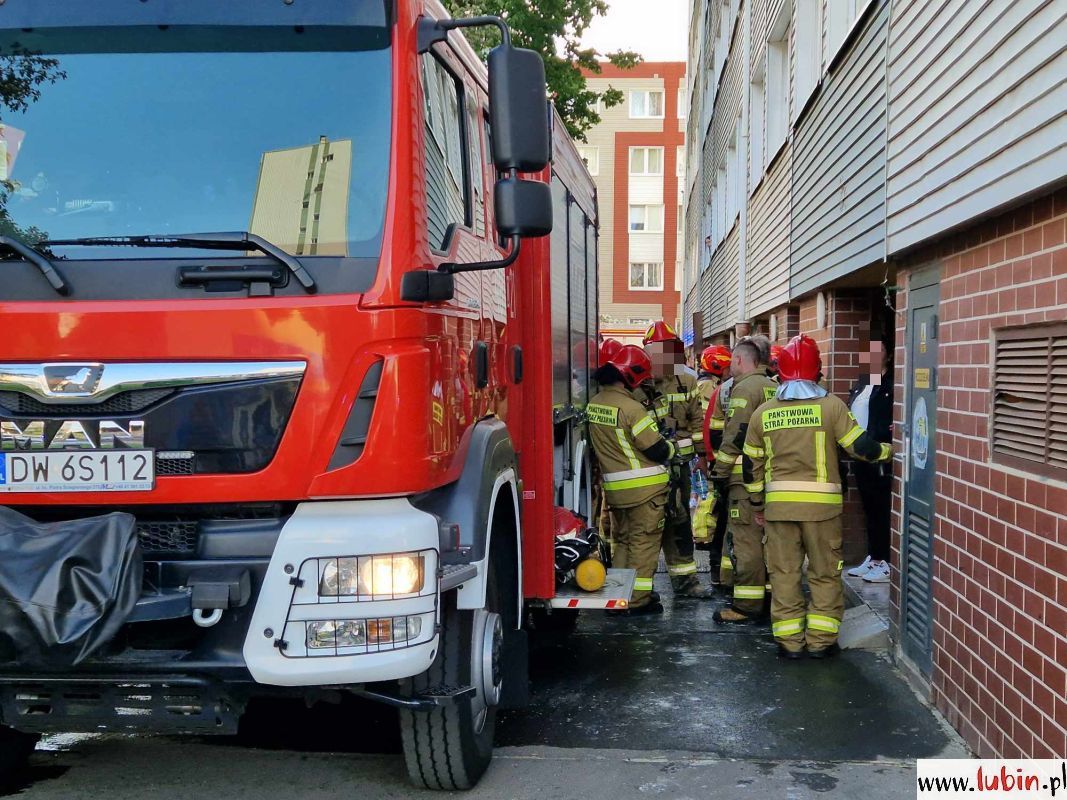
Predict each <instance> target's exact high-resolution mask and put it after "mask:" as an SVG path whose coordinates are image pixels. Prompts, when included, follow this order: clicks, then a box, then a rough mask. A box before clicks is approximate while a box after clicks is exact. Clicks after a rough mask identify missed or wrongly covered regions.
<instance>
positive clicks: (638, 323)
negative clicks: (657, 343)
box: [627, 317, 652, 328]
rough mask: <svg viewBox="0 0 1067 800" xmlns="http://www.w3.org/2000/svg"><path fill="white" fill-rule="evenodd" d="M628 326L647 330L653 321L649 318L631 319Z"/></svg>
mask: <svg viewBox="0 0 1067 800" xmlns="http://www.w3.org/2000/svg"><path fill="white" fill-rule="evenodd" d="M627 324H628V325H633V326H635V327H639V328H647V327H648V326H649V325H651V324H652V320H650V319H648V318H647V317H630V319H628V320H627Z"/></svg>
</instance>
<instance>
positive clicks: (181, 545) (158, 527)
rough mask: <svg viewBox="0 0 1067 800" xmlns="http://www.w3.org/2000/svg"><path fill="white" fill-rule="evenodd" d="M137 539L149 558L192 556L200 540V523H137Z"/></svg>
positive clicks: (141, 521)
mask: <svg viewBox="0 0 1067 800" xmlns="http://www.w3.org/2000/svg"><path fill="white" fill-rule="evenodd" d="M137 539H138V540H139V541H140V542H141V549H142V550H144V552H145V555H147V556H153V555H155V556H161V555H169V556H177V555H192V554H193V553H195V552H196V545H197V542H198V541H199V539H200V523H199V522H180V521H168V522H154V521H153V522H150V521H144V520H139V521H138V522H137Z"/></svg>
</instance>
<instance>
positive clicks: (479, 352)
mask: <svg viewBox="0 0 1067 800" xmlns="http://www.w3.org/2000/svg"><path fill="white" fill-rule="evenodd" d="M474 384H475V386H476V387H477V388H478V389H484V388H485V387H486V386H488V385H489V345H487V344H486V343H485V342H475V343H474Z"/></svg>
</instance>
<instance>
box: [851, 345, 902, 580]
mask: <svg viewBox="0 0 1067 800" xmlns="http://www.w3.org/2000/svg"><path fill="white" fill-rule="evenodd" d="M860 363H861V364H866V365H868V366H869V369H868V370H867V371H865V372H863V373H861V374H860V379H859V380H858V381H857V382H856V385H855V386H853V387H852V391H851V392H849V395H848V406H849V410H850V411H851V412H852V416H853V417H855V418H856V424H857V425H859V426H860V427H861V428H863V429H864V430H865V431H867V433H868V434H870V436H872V437H873V438H874V439H875V440H876V441H878V442H885V443H888V442H891V441H893V364H892V361H891V359H890V358H889V349H888V348H887V347H886V346H885V345H884V344H883V343H882V342H878V341H875V342H871V346H870V353H869V354H868V353H860ZM852 476H853V478H855V480H856V488H857V489H858V490H859V493H860V502H861V503H862V504H863V516H864V517H865V518H866V521H867V553H868V555H867V557H866V558H865V559H864V560H863V563H862V564H860V565H859V566H857V567H853V568H852V569H850V570H849V571H848V574H849V575H852V576H853V577H856V578H863V580H865V581H867V582H868V583H889V517H890V512H891V506H892V486H893V465H892V464H891V463H887V462H881V463H878V464H869V463H866V462H863V461H856V462H853V464H852Z"/></svg>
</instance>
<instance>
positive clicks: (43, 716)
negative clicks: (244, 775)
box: [0, 675, 244, 735]
mask: <svg viewBox="0 0 1067 800" xmlns="http://www.w3.org/2000/svg"><path fill="white" fill-rule="evenodd" d="M243 710H244V709H243V703H240V702H238V701H236V700H235V699H234V698H232V697H230V696H228V695H227V694H226V692H225V691H223V688H222V686H221V685H219V684H216V683H214V682H212V681H209V680H206V679H203V678H195V677H188V676H181V677H178V676H153V677H152V678H151V679H147V678H145V677H144V676H130V677H123V676H119V675H108V676H86V677H71V676H63V677H56V678H48V677H25V676H0V713H2V714H3V722H4V724H6V725H10V726H11V727H13V728H15V729H16V730H20V731H26V732H29V733H53V732H55V731H70V732H77V733H100V732H102V731H114V732H116V733H168V734H176V733H194V734H201V735H203V734H226V735H232V734H236V733H237V723H238V720H239V718H240V715H241V712H242V711H243Z"/></svg>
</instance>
